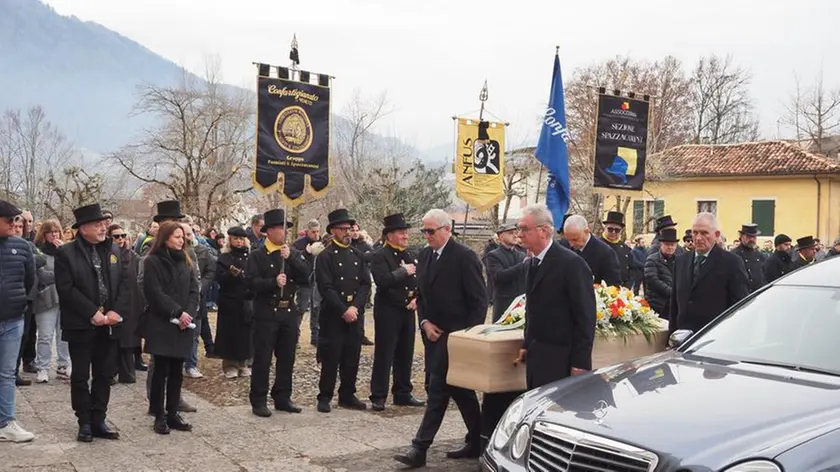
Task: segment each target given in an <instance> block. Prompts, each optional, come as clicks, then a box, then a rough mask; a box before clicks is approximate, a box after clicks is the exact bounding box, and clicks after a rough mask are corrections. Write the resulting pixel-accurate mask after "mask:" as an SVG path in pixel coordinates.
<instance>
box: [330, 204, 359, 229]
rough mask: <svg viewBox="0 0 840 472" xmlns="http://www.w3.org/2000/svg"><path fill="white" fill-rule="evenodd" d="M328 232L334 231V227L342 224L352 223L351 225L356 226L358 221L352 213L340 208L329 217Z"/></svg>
mask: <svg viewBox="0 0 840 472" xmlns="http://www.w3.org/2000/svg"><path fill="white" fill-rule="evenodd" d="M327 220H329V222H328V223H327V231H329V230H330V229H332V227H333V226H335V225H337V224H341V223H350V225H354V224H356V220H354V219H353V218H352V217H351V216H350V213H349V212H348V211H347V209H345V208H339V209H338V210H333V211H331V212H330V213H329V214H328V215H327Z"/></svg>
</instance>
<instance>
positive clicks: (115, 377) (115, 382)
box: [110, 375, 117, 386]
mask: <svg viewBox="0 0 840 472" xmlns="http://www.w3.org/2000/svg"><path fill="white" fill-rule="evenodd" d="M110 383H111V386H114V385H116V384H117V376H116V375H115V376H113V377H111V380H110Z"/></svg>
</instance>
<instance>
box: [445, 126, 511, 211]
mask: <svg viewBox="0 0 840 472" xmlns="http://www.w3.org/2000/svg"><path fill="white" fill-rule="evenodd" d="M478 125H479V122H478V120H473V119H468V118H458V151H457V156H456V158H455V182H456V185H455V193H456V194H457V195H458V198H460V199H461V200H463V201H465V202H467V203H469V204H470V206H471V207H473V208H475V209H476V210H478V211H482V210H486V209H488V208H490V207H492V206H493V205H495V204H496V203H499V202H500V201H502V200H503V199H504V197H505V186H504V178H505V125H504V123H497V122H492V121H491V122H489V123H488V126H487V136H488V138H489V139H483V140H480V139H478Z"/></svg>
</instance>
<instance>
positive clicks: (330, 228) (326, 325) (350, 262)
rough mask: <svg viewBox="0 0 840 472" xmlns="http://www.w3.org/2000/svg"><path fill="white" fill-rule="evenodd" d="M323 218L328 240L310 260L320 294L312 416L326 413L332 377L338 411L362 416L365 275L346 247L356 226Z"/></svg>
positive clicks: (340, 218)
mask: <svg viewBox="0 0 840 472" xmlns="http://www.w3.org/2000/svg"><path fill="white" fill-rule="evenodd" d="M327 218H328V219H329V223H328V224H327V232H328V233H330V234H331V235H332V236H333V238H332V240H331V241H330V243H329V245H328V246H327V247H326V248H325V249H324V251H323V252H322V253H321V254H319V255H318V257H317V258H316V259H315V280H316V284H317V286H318V291H319V292H320V293H321V313H320V319H319V323H320V330H319V331H320V337H319V339H318V354H317V356H318V360H319V362H320V363H321V379H320V382H319V383H318V389H319V393H318V411H319V412H321V413H329V412H330V411H331V407H330V401H331V400H332V397H333V393H334V391H335V383H336V376H337V374H340V376H341V386H340V387H339V389H338V406H340V407H343V408H348V409H352V410H364V409H366V408H367V405H366V404H365V403H363V402H362V401H361V400H359V398H358V397H356V378H357V376H358V373H359V356H360V355H361V353H362V333H361V330H360V329H359V316H360V314H361V313H364V310H365V304H367V300H368V296H369V295H370V270H369V269H368V266H367V263H366V261H365V257H364V255H363V254H362V253H361V251H359V250H358V249H356V248H354V247H353V246H352V245H351V243H352V238H351V237H350V232H351V231H352V229H353V225H354V224H355V223H356V221H355V220H354V219H353V218H352V217H351V216H350V214H349V213H348V211H347V210H345V209H338V210H335V211H333V212H330V214H329V215H327Z"/></svg>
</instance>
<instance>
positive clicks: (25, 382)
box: [15, 375, 32, 387]
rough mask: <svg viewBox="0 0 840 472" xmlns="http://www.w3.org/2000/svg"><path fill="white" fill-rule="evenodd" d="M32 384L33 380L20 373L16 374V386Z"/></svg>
mask: <svg viewBox="0 0 840 472" xmlns="http://www.w3.org/2000/svg"><path fill="white" fill-rule="evenodd" d="M30 385H32V381H31V380H29V379H25V378H23V377H21V376H20V375H17V376H15V386H16V387H28V386H30Z"/></svg>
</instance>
